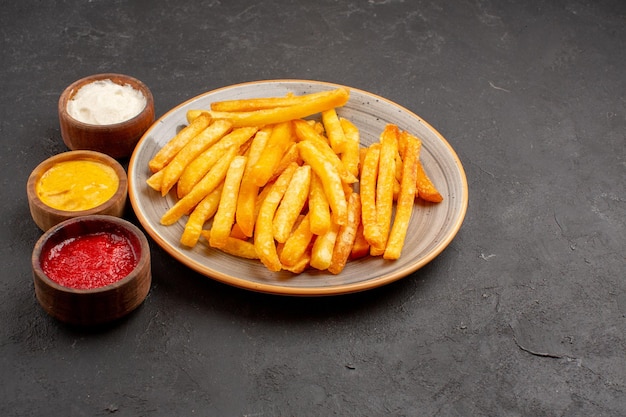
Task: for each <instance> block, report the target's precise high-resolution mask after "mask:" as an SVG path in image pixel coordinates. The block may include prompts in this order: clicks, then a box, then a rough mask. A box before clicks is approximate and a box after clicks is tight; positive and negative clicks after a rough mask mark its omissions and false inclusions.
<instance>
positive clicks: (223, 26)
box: [0, 0, 626, 417]
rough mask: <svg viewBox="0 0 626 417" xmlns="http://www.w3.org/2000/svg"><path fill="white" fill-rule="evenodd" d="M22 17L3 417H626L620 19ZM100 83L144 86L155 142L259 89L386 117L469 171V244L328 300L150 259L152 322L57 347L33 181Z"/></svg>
mask: <svg viewBox="0 0 626 417" xmlns="http://www.w3.org/2000/svg"><path fill="white" fill-rule="evenodd" d="M5 3H7V4H3V6H2V11H1V12H0V35H1V41H0V42H1V44H0V86H1V87H2V91H1V94H0V133H1V134H2V147H3V149H2V152H0V167H1V169H2V199H3V204H2V206H1V207H2V208H1V210H2V212H1V216H0V222H1V227H2V234H1V236H2V238H1V239H2V242H1V245H0V259H1V261H2V279H1V280H0V297H1V298H0V320H1V321H0V414H1V415H16V416H18V415H19V416H26V415H28V416H43V415H46V416H51V415H59V416H61V415H62V416H103V415H116V416H136V415H151V416H188V415H202V416H204V415H207V416H296V415H298V416H309V415H310V416H318V415H319V416H322V415H324V416H329V415H338V416H351V415H354V416H381V415H394V416H416V415H420V416H470V415H471V416H616V417H617V416H624V415H626V335H625V330H626V283H625V282H624V265H625V263H626V262H625V252H624V247H625V246H626V227H625V222H626V193H625V181H624V179H625V174H626V133H625V132H626V99H625V95H624V93H625V92H626V84H625V78H626V77H625V70H626V2H624V1H622V0H612V1H611V0H605V1H586V0H577V1H576V0H573V1H564V0H561V1H552V2H544V1H539V0H530V1H522V0H520V1H512V0H509V1H481V0H477V1H456V2H442V1H409V0H405V1H401V0H386V1H385V0H370V1H365V0H364V1H328V0H321V1H316V2H299V1H288V0H275V1H230V0H229V1H225V0H224V1H218V0H214V1H188V2H184V1H183V2H181V1H168V0H156V1H153V0H150V1H148V0H143V1H135V2H131V1H122V0H119V1H105V0H92V1H79V0H74V1H72V0H68V1H46V2H44V1H35V0H23V1H17V2H5ZM100 72H121V73H127V74H130V75H133V76H135V77H137V78H139V79H141V80H143V81H144V82H145V83H146V84H147V85H148V86H149V87H150V88H151V90H152V92H153V94H154V97H155V101H156V113H157V117H158V116H161V115H162V114H163V113H165V112H166V111H167V110H169V109H170V108H172V107H174V106H176V105H177V104H179V103H181V102H182V101H185V100H187V99H189V98H191V97H193V96H195V95H198V94H200V93H203V92H205V91H208V90H211V89H214V88H218V87H222V86H226V85H230V84H234V83H239V82H245V81H254V80H260V79H274V78H301V79H313V80H323V81H330V82H335V83H341V84H345V85H348V86H351V87H355V88H360V89H364V90H368V91H370V92H372V93H375V94H379V95H382V96H385V97H387V98H389V99H391V100H393V101H395V102H397V103H399V104H401V105H403V106H405V107H407V108H409V109H411V110H412V111H414V112H415V113H417V114H418V115H420V116H421V117H423V118H424V119H425V120H426V121H428V122H429V123H430V124H431V125H433V126H434V127H435V128H436V129H438V130H439V131H440V132H441V133H442V134H443V135H444V136H445V137H446V138H447V139H448V141H449V142H450V144H451V145H452V146H453V147H454V148H455V150H456V151H457V152H458V155H459V157H460V159H461V161H462V162H463V164H464V167H465V169H466V173H467V177H468V182H469V191H470V203H469V210H468V213H467V217H466V220H465V223H464V225H463V227H462V229H461V230H460V232H459V234H458V235H457V237H456V239H455V240H454V241H453V242H452V244H451V245H450V246H449V247H448V248H447V249H446V250H445V251H444V252H443V253H442V254H441V255H440V256H439V257H438V258H436V259H435V260H434V261H433V262H432V263H431V264H429V265H428V266H427V267H425V268H423V269H422V270H420V271H418V272H416V273H414V274H413V275H411V276H409V277H407V278H405V279H403V280H401V281H399V282H397V283H394V284H392V285H389V286H386V287H383V288H380V289H377V290H373V291H368V292H365V293H360V294H354V295H349V296H341V297H334V298H313V299H306V298H284V297H278V296H269V295H263V294H256V293H251V292H247V291H244V290H240V289H235V288H231V287H228V286H225V285H223V284H220V283H216V282H214V281H212V280H210V279H208V278H205V277H203V276H200V275H198V274H196V273H194V272H192V271H190V270H188V269H187V268H185V267H183V266H182V265H180V264H178V263H177V262H175V261H174V260H173V259H172V258H170V257H169V256H168V255H167V254H165V253H164V252H163V251H162V250H160V249H159V248H158V247H157V246H156V245H154V244H152V249H153V252H152V254H153V258H154V259H153V286H152V289H151V292H150V294H149V296H148V297H147V299H146V301H145V303H144V304H143V305H142V307H141V308H140V309H139V310H137V311H136V312H135V313H134V314H132V315H131V316H129V317H127V318H126V319H124V320H122V321H121V322H119V323H116V324H115V325H113V326H110V327H107V328H105V329H99V330H79V329H73V328H70V327H67V326H65V325H62V324H60V323H59V322H57V321H55V320H53V319H51V318H49V317H48V316H47V315H46V314H45V313H44V312H43V310H42V309H41V308H40V307H39V305H38V304H37V301H36V299H35V297H34V291H33V285H32V278H31V271H30V255H31V251H32V248H33V246H34V244H35V242H36V241H37V239H38V238H39V236H40V235H41V232H40V231H39V230H38V229H37V227H36V226H35V224H34V223H33V222H32V220H31V219H30V216H29V212H28V205H27V199H26V180H27V178H28V175H29V173H30V171H31V170H32V169H33V168H34V167H35V166H36V165H37V164H38V163H39V162H41V161H42V160H44V159H46V158H47V157H49V156H51V155H54V154H56V153H59V152H63V151H65V150H66V148H65V146H64V145H63V143H62V141H61V137H60V132H59V126H58V119H57V100H58V98H59V95H60V94H61V92H62V90H63V89H64V88H65V87H66V86H67V85H68V84H70V83H71V82H73V81H74V80H76V79H78V78H81V77H83V76H86V75H89V74H94V73H100ZM126 217H127V218H128V219H130V220H132V221H135V222H136V220H135V218H134V216H133V213H132V212H131V211H130V210H129V213H128V214H127V216H126Z"/></svg>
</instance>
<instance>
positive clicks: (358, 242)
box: [350, 206, 370, 259]
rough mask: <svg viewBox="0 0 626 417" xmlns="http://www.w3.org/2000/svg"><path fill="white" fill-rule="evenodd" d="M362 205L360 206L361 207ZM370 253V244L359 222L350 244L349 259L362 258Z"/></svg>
mask: <svg viewBox="0 0 626 417" xmlns="http://www.w3.org/2000/svg"><path fill="white" fill-rule="evenodd" d="M362 207H363V206H361V208H362ZM369 253H370V244H369V243H368V242H367V239H365V235H364V234H363V222H361V223H359V227H358V228H357V230H356V236H355V237H354V244H353V245H352V251H351V252H350V259H359V258H364V257H366V256H367V255H369Z"/></svg>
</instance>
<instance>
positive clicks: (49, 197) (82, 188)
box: [37, 159, 120, 211]
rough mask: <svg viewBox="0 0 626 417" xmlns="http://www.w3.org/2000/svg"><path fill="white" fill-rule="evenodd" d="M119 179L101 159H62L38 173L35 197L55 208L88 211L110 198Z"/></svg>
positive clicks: (115, 189)
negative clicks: (39, 176) (40, 174)
mask: <svg viewBox="0 0 626 417" xmlns="http://www.w3.org/2000/svg"><path fill="white" fill-rule="evenodd" d="M119 181H120V180H119V178H118V176H117V174H116V172H115V170H114V169H113V168H111V167H110V166H108V165H105V164H103V163H101V162H97V161H90V160H86V159H84V160H76V161H63V162H59V163H57V164H54V165H53V166H52V167H51V168H50V169H48V170H47V171H46V172H44V174H43V175H42V176H41V179H40V180H39V182H38V183H37V196H38V197H39V199H40V200H41V201H43V202H44V203H45V204H46V205H48V206H50V207H52V208H55V209H58V210H65V211H81V210H89V209H92V208H94V207H97V206H99V205H100V204H102V203H104V202H106V201H107V200H109V199H110V198H111V197H113V195H114V194H115V192H116V191H117V188H118V186H119Z"/></svg>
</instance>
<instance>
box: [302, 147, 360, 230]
mask: <svg viewBox="0 0 626 417" xmlns="http://www.w3.org/2000/svg"><path fill="white" fill-rule="evenodd" d="M298 148H299V150H300V156H302V159H303V160H304V161H305V162H306V163H307V164H309V165H310V166H311V168H312V169H313V172H315V173H316V174H317V176H318V177H319V178H320V180H321V181H322V185H323V187H324V192H325V193H326V196H327V198H328V203H329V205H330V209H331V218H332V220H333V222H334V223H337V224H338V225H342V224H345V223H346V221H347V217H348V203H347V201H346V194H345V192H344V189H343V184H342V182H341V178H340V176H339V173H338V172H337V169H335V167H334V165H333V164H332V163H330V162H328V160H327V159H326V158H325V157H324V156H323V155H322V153H321V152H320V151H319V150H318V149H317V148H316V147H315V145H313V143H311V142H310V141H307V140H304V141H301V142H299V143H298Z"/></svg>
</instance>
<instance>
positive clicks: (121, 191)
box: [26, 150, 128, 217]
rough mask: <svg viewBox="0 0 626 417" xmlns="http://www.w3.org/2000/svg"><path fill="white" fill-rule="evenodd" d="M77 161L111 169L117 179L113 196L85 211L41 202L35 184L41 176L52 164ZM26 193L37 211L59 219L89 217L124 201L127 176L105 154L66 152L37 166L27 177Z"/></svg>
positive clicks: (126, 191)
mask: <svg viewBox="0 0 626 417" xmlns="http://www.w3.org/2000/svg"><path fill="white" fill-rule="evenodd" d="M79 160H87V161H95V162H100V163H104V164H106V165H108V166H110V167H111V168H113V170H114V171H115V173H116V174H117V177H118V179H119V183H118V186H117V190H116V191H115V194H113V196H112V197H111V198H109V199H108V200H106V201H105V202H104V203H102V204H100V205H97V206H95V207H92V208H90V209H87V210H60V209H57V208H54V207H50V206H49V205H47V204H46V203H44V202H43V201H41V199H40V198H39V196H38V195H37V182H39V180H40V179H41V177H42V176H43V174H44V173H45V172H46V171H48V170H49V169H50V168H52V166H53V165H54V164H57V163H59V162H66V161H79ZM26 191H27V195H28V200H29V201H30V202H31V204H33V205H34V206H35V207H36V208H37V209H38V210H39V211H42V212H47V213H50V214H52V215H54V216H60V217H79V216H89V215H93V214H98V213H100V212H102V211H104V210H107V209H109V208H110V207H112V206H114V205H115V204H117V203H118V202H119V201H120V199H126V196H127V195H128V175H127V174H126V171H125V170H124V167H123V166H122V165H121V164H120V163H119V162H118V161H117V160H116V159H115V158H113V157H112V156H109V155H107V154H105V153H102V152H97V151H90V150H76V151H68V152H63V153H60V154H56V155H53V156H51V157H50V158H48V159H46V160H44V161H42V162H41V163H40V164H39V165H37V166H36V167H35V169H33V171H32V172H31V174H30V176H29V177H28V183H27V186H26Z"/></svg>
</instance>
